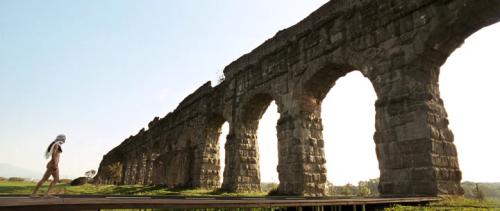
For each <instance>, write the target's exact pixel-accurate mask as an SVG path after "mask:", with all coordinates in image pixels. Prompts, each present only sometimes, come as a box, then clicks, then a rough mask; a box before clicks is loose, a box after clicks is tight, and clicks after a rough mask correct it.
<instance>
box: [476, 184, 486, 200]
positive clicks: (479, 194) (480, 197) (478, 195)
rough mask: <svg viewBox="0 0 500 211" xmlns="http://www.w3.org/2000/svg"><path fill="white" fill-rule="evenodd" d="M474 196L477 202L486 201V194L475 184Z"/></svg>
mask: <svg viewBox="0 0 500 211" xmlns="http://www.w3.org/2000/svg"><path fill="white" fill-rule="evenodd" d="M475 195H476V198H477V199H478V200H479V201H484V200H485V199H486V193H484V191H483V189H482V188H479V185H478V184H477V183H476V191H475Z"/></svg>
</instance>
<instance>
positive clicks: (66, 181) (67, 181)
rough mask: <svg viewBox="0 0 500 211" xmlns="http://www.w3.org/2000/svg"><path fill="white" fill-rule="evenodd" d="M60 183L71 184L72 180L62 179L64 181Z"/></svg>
mask: <svg viewBox="0 0 500 211" xmlns="http://www.w3.org/2000/svg"><path fill="white" fill-rule="evenodd" d="M59 182H60V183H70V182H71V180H70V179H62V180H59Z"/></svg>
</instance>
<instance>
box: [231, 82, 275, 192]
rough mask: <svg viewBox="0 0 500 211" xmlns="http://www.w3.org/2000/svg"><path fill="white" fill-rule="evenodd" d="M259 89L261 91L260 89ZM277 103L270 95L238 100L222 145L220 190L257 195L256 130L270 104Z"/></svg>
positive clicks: (258, 189) (250, 96)
mask: <svg viewBox="0 0 500 211" xmlns="http://www.w3.org/2000/svg"><path fill="white" fill-rule="evenodd" d="M260 89H263V87H260ZM273 100H274V101H275V102H276V104H277V105H278V110H279V109H280V105H281V103H280V102H281V100H280V99H279V98H278V97H277V96H276V94H275V93H272V92H256V94H250V95H246V96H245V97H243V98H242V100H241V102H242V104H241V106H240V107H239V108H238V109H237V112H236V114H235V115H236V116H235V117H234V118H235V121H236V122H235V123H234V124H230V129H229V130H230V131H229V135H228V137H227V142H226V146H225V149H226V156H225V160H226V165H225V169H224V180H223V183H222V189H225V190H230V191H236V192H253V191H260V188H261V187H260V164H259V148H258V141H257V129H258V126H259V120H260V119H261V118H262V115H263V114H264V112H265V111H266V110H267V108H268V106H269V105H270V104H271V102H272V101H273Z"/></svg>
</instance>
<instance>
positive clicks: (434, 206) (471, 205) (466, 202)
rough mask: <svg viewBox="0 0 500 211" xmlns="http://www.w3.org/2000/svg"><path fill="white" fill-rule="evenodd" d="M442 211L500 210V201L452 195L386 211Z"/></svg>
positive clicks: (397, 206) (396, 206)
mask: <svg viewBox="0 0 500 211" xmlns="http://www.w3.org/2000/svg"><path fill="white" fill-rule="evenodd" d="M417 210H418V211H421V210H422V211H442V210H463V211H480V210H488V211H490V210H492V211H494V210H497V211H500V201H498V200H497V199H488V200H484V201H479V200H476V199H467V198H464V197H450V198H445V199H443V200H442V201H437V202H431V203H429V204H427V205H420V206H403V205H399V204H398V205H393V206H391V207H388V208H385V209H384V211H417Z"/></svg>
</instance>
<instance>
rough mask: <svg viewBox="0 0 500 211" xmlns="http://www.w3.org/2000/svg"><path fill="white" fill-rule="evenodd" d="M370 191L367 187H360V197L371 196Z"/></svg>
mask: <svg viewBox="0 0 500 211" xmlns="http://www.w3.org/2000/svg"><path fill="white" fill-rule="evenodd" d="M369 195H370V189H369V188H368V187H366V186H360V188H359V194H358V196H369Z"/></svg>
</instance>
